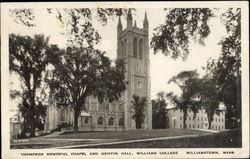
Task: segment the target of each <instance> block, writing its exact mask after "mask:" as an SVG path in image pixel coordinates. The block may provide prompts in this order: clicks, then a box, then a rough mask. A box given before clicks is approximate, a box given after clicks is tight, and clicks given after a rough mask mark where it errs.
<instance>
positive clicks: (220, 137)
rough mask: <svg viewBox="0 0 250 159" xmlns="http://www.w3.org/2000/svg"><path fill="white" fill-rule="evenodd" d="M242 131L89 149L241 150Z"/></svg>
mask: <svg viewBox="0 0 250 159" xmlns="http://www.w3.org/2000/svg"><path fill="white" fill-rule="evenodd" d="M241 141H242V138H241V130H239V129H237V130H231V131H225V132H220V133H217V134H212V135H202V136H199V137H187V138H181V139H169V140H155V141H145V142H138V143H129V144H117V145H106V146H93V147H88V148H233V147H234V148H240V147H242V142H241Z"/></svg>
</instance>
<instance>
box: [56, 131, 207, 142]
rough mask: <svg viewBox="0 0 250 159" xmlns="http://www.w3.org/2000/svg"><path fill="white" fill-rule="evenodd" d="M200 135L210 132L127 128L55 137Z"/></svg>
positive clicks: (126, 137)
mask: <svg viewBox="0 0 250 159" xmlns="http://www.w3.org/2000/svg"><path fill="white" fill-rule="evenodd" d="M194 134H198V135H202V134H211V132H204V131H199V130H191V129H186V130H184V129H153V130H129V131H106V132H79V133H77V134H75V133H66V134H62V135H60V136H56V137H55V138H63V139H66V138H71V139H72V138H73V139H121V140H135V139H148V138H158V137H169V136H180V135H194Z"/></svg>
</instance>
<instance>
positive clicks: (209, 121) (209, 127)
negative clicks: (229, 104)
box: [208, 119, 212, 130]
mask: <svg viewBox="0 0 250 159" xmlns="http://www.w3.org/2000/svg"><path fill="white" fill-rule="evenodd" d="M211 123H212V120H211V119H208V129H210V130H211Z"/></svg>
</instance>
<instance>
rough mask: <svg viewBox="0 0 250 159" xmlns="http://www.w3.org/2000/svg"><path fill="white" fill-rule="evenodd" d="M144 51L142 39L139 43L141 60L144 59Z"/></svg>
mask: <svg viewBox="0 0 250 159" xmlns="http://www.w3.org/2000/svg"><path fill="white" fill-rule="evenodd" d="M142 51H143V50H142V39H141V40H140V42H139V59H142V58H143V55H142Z"/></svg>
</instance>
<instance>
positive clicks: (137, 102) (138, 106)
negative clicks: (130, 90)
mask: <svg viewBox="0 0 250 159" xmlns="http://www.w3.org/2000/svg"><path fill="white" fill-rule="evenodd" d="M131 103H132V106H133V107H134V115H133V118H134V119H135V123H136V129H141V128H142V123H143V121H144V118H145V115H144V110H145V106H146V103H147V99H146V98H145V97H139V96H137V95H133V100H132V101H131Z"/></svg>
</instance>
